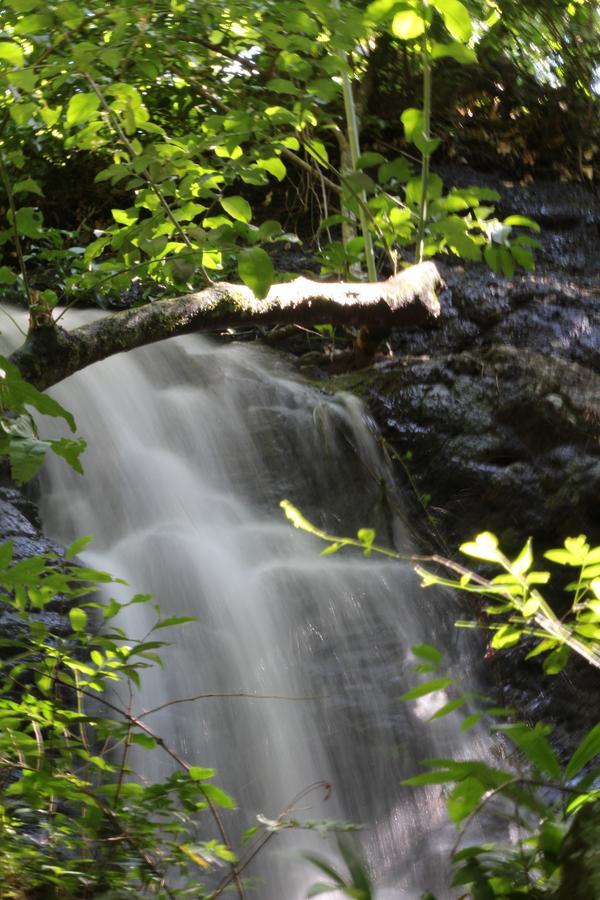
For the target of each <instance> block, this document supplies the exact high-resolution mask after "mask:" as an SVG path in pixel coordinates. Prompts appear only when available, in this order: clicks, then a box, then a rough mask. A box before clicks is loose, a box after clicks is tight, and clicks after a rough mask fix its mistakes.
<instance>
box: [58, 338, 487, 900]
mask: <svg viewBox="0 0 600 900" xmlns="http://www.w3.org/2000/svg"><path fill="white" fill-rule="evenodd" d="M51 393H52V394H53V396H55V397H56V398H57V399H58V400H59V401H60V402H61V403H62V404H63V405H64V406H65V407H66V408H67V409H69V410H71V411H72V412H73V413H74V415H75V417H76V420H77V424H78V430H79V433H81V434H82V435H83V436H85V437H86V439H87V440H88V443H89V448H88V450H87V451H86V453H85V456H84V459H83V461H84V468H85V476H84V477H83V478H81V477H80V476H77V475H76V474H75V473H73V472H72V471H71V470H70V469H69V468H68V467H67V466H66V465H65V464H64V462H62V461H60V460H49V461H48V464H47V465H46V468H45V472H44V475H43V484H42V498H43V501H42V514H43V519H44V523H45V528H46V531H47V533H48V534H49V535H50V536H51V537H53V538H55V539H57V540H59V541H62V542H63V543H68V542H70V541H72V540H73V539H74V538H75V537H78V536H81V535H84V534H93V535H94V541H93V543H92V544H91V545H90V547H89V548H88V549H87V550H86V552H85V553H84V554H83V559H84V561H85V562H86V563H87V564H90V565H93V566H96V567H98V568H104V569H107V570H109V571H111V572H112V573H113V574H115V575H118V576H119V577H121V578H124V579H126V580H127V582H128V583H129V587H128V588H126V589H123V590H124V594H123V595H122V596H123V598H125V597H127V596H130V595H131V594H132V593H133V592H150V593H152V594H153V595H154V597H155V599H156V601H157V602H158V603H159V604H160V606H161V609H162V612H163V614H166V615H172V614H181V615H193V616H196V617H197V622H196V623H194V624H191V625H185V626H182V627H179V628H177V629H175V630H174V631H173V634H172V637H171V640H172V642H173V643H172V646H171V647H170V648H169V650H168V651H166V653H165V661H166V669H165V670H164V671H161V670H156V672H155V673H149V674H148V676H147V677H146V676H145V677H144V686H143V691H142V696H141V697H140V698H139V702H138V709H147V708H150V707H155V706H158V705H160V704H162V703H166V702H167V701H169V700H172V699H176V698H187V697H193V696H196V695H199V694H223V693H243V694H247V695H255V696H251V697H229V698H222V697H221V698H207V699H201V700H197V701H193V702H191V701H190V702H187V703H181V704H177V705H174V706H170V707H168V708H167V709H165V710H163V711H162V712H160V713H156V714H154V715H153V716H152V717H151V719H150V718H149V719H148V722H149V724H151V725H152V727H153V728H154V729H155V730H156V731H158V732H159V733H160V734H161V735H163V736H164V737H165V738H166V739H167V740H168V742H169V743H170V744H172V745H173V746H174V747H176V748H177V750H178V752H180V753H181V754H182V755H183V756H184V757H185V758H186V759H187V760H188V761H189V762H190V763H192V764H193V765H199V766H208V767H214V768H215V769H216V770H217V772H218V783H219V784H220V785H222V786H223V787H224V788H225V789H226V790H227V791H228V792H230V793H231V794H232V795H233V796H234V797H235V798H236V800H237V802H238V805H239V810H238V811H237V812H235V813H226V814H225V816H224V818H225V824H226V827H227V829H228V831H229V832H230V837H231V838H232V842H233V843H236V842H237V840H238V839H239V835H240V834H241V833H242V832H243V831H244V830H245V829H246V828H248V827H251V826H252V825H254V824H256V816H257V814H262V815H264V816H266V817H267V818H269V819H273V818H275V817H277V815H278V814H279V813H280V812H281V811H282V810H284V809H285V808H286V807H287V806H288V804H289V803H290V800H291V799H292V798H293V797H294V796H295V795H297V794H299V793H300V792H302V790H303V789H304V788H306V787H307V786H309V785H312V784H315V783H316V782H323V781H325V782H327V783H329V784H330V785H331V787H332V793H331V797H330V798H329V799H327V800H326V799H325V797H324V791H323V790H322V789H318V790H317V789H315V790H313V791H311V792H309V793H308V794H307V795H305V796H304V797H303V799H302V800H301V801H300V802H299V803H298V804H297V806H296V808H294V810H293V811H292V815H293V816H294V817H295V818H298V819H342V820H346V821H351V822H356V823H360V824H362V825H364V831H363V832H362V833H361V837H360V841H361V844H362V850H363V853H364V856H365V858H366V859H367V861H368V864H369V867H370V868H371V871H372V873H373V876H374V879H375V883H376V886H377V897H378V898H382V900H383V898H385V900H391V898H409V900H413V898H417V897H419V896H420V895H421V892H422V891H424V890H425V889H428V890H432V891H434V892H436V891H437V892H438V898H439V900H444V898H446V897H449V896H450V895H449V894H448V889H447V888H446V887H445V886H444V885H446V884H447V881H446V878H447V856H448V851H449V848H450V846H451V845H452V843H453V840H454V837H455V834H453V832H452V829H451V828H450V827H449V826H448V825H447V823H446V815H445V804H444V799H443V796H442V793H441V790H440V788H439V786H432V787H430V788H423V789H420V790H418V791H416V790H414V789H411V788H407V787H403V786H402V785H401V781H402V779H403V778H406V777H408V776H410V775H412V774H415V772H417V771H418V761H419V760H420V759H422V758H424V757H432V756H435V757H446V756H449V755H451V754H454V755H459V756H460V755H462V754H464V753H466V751H467V749H469V748H466V747H465V744H464V742H465V740H466V738H465V737H464V736H462V735H461V733H460V730H459V723H458V722H457V721H455V717H454V715H451V716H448V717H445V718H443V719H440V720H438V721H436V722H435V723H433V724H432V723H428V722H427V721H426V719H427V717H428V716H429V715H430V714H431V708H430V706H428V704H427V700H428V699H429V698H424V699H423V701H421V703H420V704H414V703H413V704H405V703H402V702H400V701H399V699H398V698H399V696H400V695H401V694H402V693H403V691H405V690H406V689H407V688H408V687H410V686H412V685H413V684H414V683H415V675H414V673H413V666H414V662H415V660H414V657H412V655H411V653H410V647H411V645H413V644H415V643H421V642H428V643H433V644H438V645H440V646H443V647H444V648H445V652H446V654H447V656H448V657H449V659H450V660H451V659H452V658H454V659H455V660H456V654H457V650H456V647H455V646H454V642H455V640H456V638H455V637H454V633H453V630H452V628H451V625H450V624H449V622H448V620H447V618H446V616H445V615H444V608H443V601H442V600H440V599H439V598H438V599H436V598H435V595H434V594H432V593H429V592H426V593H424V592H423V591H422V590H421V589H420V588H419V587H418V583H417V579H416V577H415V576H414V574H413V572H412V569H411V567H410V565H409V564H403V563H397V562H386V561H382V560H381V559H379V560H377V559H374V558H368V559H366V558H364V557H362V556H360V555H354V554H348V553H345V554H341V553H340V554H336V555H330V556H325V557H322V556H320V555H319V554H320V551H321V550H322V549H323V546H322V545H321V544H320V543H319V541H318V540H317V539H315V538H314V537H312V536H309V535H306V534H305V533H302V532H300V531H297V530H296V529H294V528H292V527H291V526H290V524H289V523H288V522H287V521H286V520H285V519H284V517H283V515H282V512H281V510H280V509H279V505H278V504H279V501H280V500H281V499H282V498H289V499H290V500H291V501H292V502H293V503H294V504H295V505H296V506H298V507H299V508H300V509H301V510H302V511H303V512H304V513H305V515H307V516H308V517H309V518H312V519H313V520H317V521H319V522H322V523H324V524H325V525H326V526H327V527H329V528H333V529H335V530H336V531H337V532H338V533H351V532H353V531H356V529H357V528H359V527H375V528H376V529H377V533H378V539H379V540H380V542H381V543H384V544H389V545H392V544H394V545H395V546H397V547H401V548H403V549H405V550H406V549H408V548H410V540H409V538H408V535H407V530H406V527H405V525H404V524H403V521H402V500H401V497H399V496H398V494H397V492H396V491H395V489H394V485H393V481H392V478H391V474H390V472H389V471H388V469H387V468H386V465H385V463H384V461H383V458H382V455H381V453H380V450H379V447H378V442H377V435H376V432H375V430H374V428H373V426H372V424H371V423H370V422H369V420H368V418H367V417H366V415H365V412H364V409H363V408H362V406H361V404H360V403H359V401H357V400H356V399H354V398H352V397H348V396H338V397H335V398H331V397H328V396H326V395H324V394H323V393H322V392H319V391H317V390H316V389H314V388H312V387H310V386H307V385H305V384H302V383H301V382H299V381H298V380H297V379H296V378H295V377H294V375H293V374H292V373H291V371H290V369H289V367H288V365H287V363H285V362H284V361H283V360H282V359H281V357H278V356H277V355H276V354H274V353H272V352H270V351H268V350H265V349H264V348H259V347H256V346H249V345H240V344H228V345H223V344H220V343H216V342H211V341H210V340H208V339H206V338H201V337H199V336H190V337H185V338H176V339H173V340H170V341H168V342H163V343H161V344H157V345H154V346H152V347H147V348H143V349H140V350H137V351H134V352H131V353H128V354H124V355H119V356H116V357H113V358H111V359H109V360H107V361H105V362H103V363H100V364H97V365H95V366H93V367H90V368H89V369H86V370H84V371H82V372H80V373H78V374H77V375H75V376H73V377H71V378H69V379H67V380H66V381H64V382H63V383H61V384H60V385H58V386H57V387H55V388H54V389H53V390H52V392H51ZM45 426H46V423H44V427H45ZM48 427H49V428H56V427H57V426H56V424H55V423H53V422H52V423H50V422H49V423H48ZM46 430H48V429H46ZM127 615H128V619H127V620H126V621H125V623H124V627H125V628H126V629H127V630H128V632H129V633H131V634H133V635H136V636H137V635H141V634H142V633H143V632H144V630H145V629H146V627H147V625H148V622H149V621H151V620H152V619H153V618H154V616H153V614H152V612H151V611H150V610H146V608H145V607H144V606H142V605H136V606H133V607H131V608H130V609H129V610H128V611H127ZM144 617H147V619H148V621H144ZM455 664H456V663H455ZM461 667H462V668H463V669H464V667H465V663H464V660H463V662H462V663H461ZM273 695H275V698H274V699H263V698H264V697H272V696H273ZM438 702H439V701H438ZM470 740H471V741H473V740H476V738H471V739H470ZM470 749H471V750H472V749H473V748H472V747H471V748H470ZM140 754H141V755H140V757H139V758H138V760H137V765H138V766H139V767H142V768H143V769H144V773H145V775H146V777H149V778H156V777H159V776H162V775H164V774H165V773H166V772H168V771H169V763H168V760H165V761H164V762H160V754H159V752H158V751H156V750H155V751H152V752H143V751H140ZM469 755H470V754H469ZM163 765H164V768H163ZM315 846H317V847H318V849H319V852H320V853H322V854H323V855H325V856H329V858H330V859H333V860H335V857H336V852H337V851H336V848H335V842H334V841H333V840H329V839H327V840H324V839H321V838H318V839H317V838H316V836H315V835H313V834H310V833H308V832H305V831H289V832H285V833H283V834H282V835H280V836H277V837H276V838H275V839H274V840H273V841H271V842H270V844H269V851H268V852H266V851H265V854H264V855H263V856H261V857H258V858H257V859H256V861H255V862H254V863H253V864H252V867H251V869H250V870H249V872H248V874H249V875H251V876H252V878H253V879H254V883H255V885H256V887H255V892H254V893H253V894H251V896H256V897H258V898H260V900H301V898H303V897H304V896H305V895H306V891H307V889H308V887H309V886H310V885H311V884H312V883H314V882H315V881H317V880H320V879H319V873H318V872H317V871H316V870H315V869H313V868H312V867H311V866H310V865H309V864H308V863H307V862H306V861H305V860H304V859H303V857H302V850H306V849H308V848H310V847H312V848H314V847H315ZM321 880H322V876H321Z"/></svg>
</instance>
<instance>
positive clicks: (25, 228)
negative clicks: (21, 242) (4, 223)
mask: <svg viewBox="0 0 600 900" xmlns="http://www.w3.org/2000/svg"><path fill="white" fill-rule="evenodd" d="M43 221H44V217H43V215H42V213H41V212H40V211H39V210H38V209H34V207H33V206H22V207H21V209H18V210H17V211H16V213H15V223H16V226H17V230H18V232H19V234H20V235H25V237H29V238H39V237H41V236H42V234H43V230H42V224H43Z"/></svg>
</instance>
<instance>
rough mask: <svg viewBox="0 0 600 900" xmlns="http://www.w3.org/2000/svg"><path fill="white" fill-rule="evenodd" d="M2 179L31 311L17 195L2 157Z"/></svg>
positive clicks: (0, 166) (30, 296)
mask: <svg viewBox="0 0 600 900" xmlns="http://www.w3.org/2000/svg"><path fill="white" fill-rule="evenodd" d="M0 178H1V179H2V184H3V185H4V190H5V191H6V197H7V200H8V208H9V209H10V215H11V219H12V230H13V235H14V241H15V250H16V252H17V259H18V261H19V269H20V272H21V278H22V279H23V287H24V288H25V295H26V297H27V306H28V307H29V309H30V310H31V308H32V306H33V293H32V291H31V285H30V284H29V278H28V276H27V267H26V266H25V257H24V256H23V246H22V244H21V236H20V234H19V228H18V225H17V209H16V207H15V195H14V194H13V189H12V185H11V183H10V178H9V177H8V171H7V169H6V164H5V162H4V157H2V156H0Z"/></svg>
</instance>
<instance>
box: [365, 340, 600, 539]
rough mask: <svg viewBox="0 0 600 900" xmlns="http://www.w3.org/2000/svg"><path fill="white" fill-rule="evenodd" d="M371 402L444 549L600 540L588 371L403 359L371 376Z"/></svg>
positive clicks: (595, 420)
mask: <svg viewBox="0 0 600 900" xmlns="http://www.w3.org/2000/svg"><path fill="white" fill-rule="evenodd" d="M367 396H368V401H369V405H370V408H371V410H372V411H373V414H374V415H375V418H376V419H377V421H378V422H379V424H380V427H381V428H382V431H383V434H384V437H385V439H386V440H387V441H388V442H389V443H390V444H391V445H392V446H393V447H395V448H396V450H397V451H399V453H400V454H401V455H402V456H403V457H404V459H405V460H406V465H407V466H408V467H409V468H410V470H411V471H412V474H413V477H414V478H415V479H416V481H417V483H418V485H419V487H420V489H421V490H422V492H423V494H429V495H430V496H431V498H432V499H431V512H432V514H433V516H434V518H437V519H438V521H439V526H440V529H441V530H442V532H443V533H444V534H445V536H446V540H447V542H448V543H449V544H450V545H451V546H454V545H456V544H457V543H458V542H460V541H461V540H463V539H465V538H466V537H468V536H470V535H472V534H473V533H474V532H476V531H477V530H482V529H484V528H485V529H487V530H491V531H494V532H496V533H497V534H498V535H499V537H500V539H501V541H502V543H503V545H504V546H505V547H506V549H507V550H515V549H518V544H519V543H523V541H524V539H525V538H526V537H527V536H528V535H530V534H531V535H534V536H535V537H537V538H538V539H539V542H540V543H538V546H542V545H544V546H549V545H550V544H552V542H553V541H557V540H559V538H561V537H562V536H566V535H568V534H579V533H580V532H582V531H587V533H588V534H589V536H590V537H593V535H594V534H596V535H599V534H600V514H599V510H598V504H597V499H598V497H599V496H600V458H599V454H598V439H599V436H600V416H599V410H598V397H600V378H599V377H598V376H597V375H596V374H595V373H594V372H593V371H591V370H589V369H588V368H586V367H584V366H582V365H580V364H578V363H574V362H571V361H569V360H565V359H561V358H560V357H559V356H557V357H554V358H553V357H548V356H545V355H543V354H540V353H538V352H534V351H530V350H525V349H522V348H517V347H514V346H511V345H495V346H492V347H490V348H481V349H474V350H466V351H463V352H462V353H440V354H436V355H435V356H431V357H428V358H426V357H422V358H421V359H415V358H414V357H406V358H404V359H403V360H400V361H399V363H397V364H395V365H389V366H386V367H385V368H382V369H381V370H379V371H378V372H377V373H374V374H372V377H371V379H370V384H369V389H368V392H367ZM407 455H408V460H407Z"/></svg>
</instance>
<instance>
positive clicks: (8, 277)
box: [0, 266, 18, 284]
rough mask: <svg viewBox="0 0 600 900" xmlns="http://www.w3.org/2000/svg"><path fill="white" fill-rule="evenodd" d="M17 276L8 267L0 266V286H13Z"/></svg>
mask: <svg viewBox="0 0 600 900" xmlns="http://www.w3.org/2000/svg"><path fill="white" fill-rule="evenodd" d="M17 278H18V276H17V273H16V272H13V270H12V269H9V268H8V266H0V284H14V283H15V281H16V280H17Z"/></svg>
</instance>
